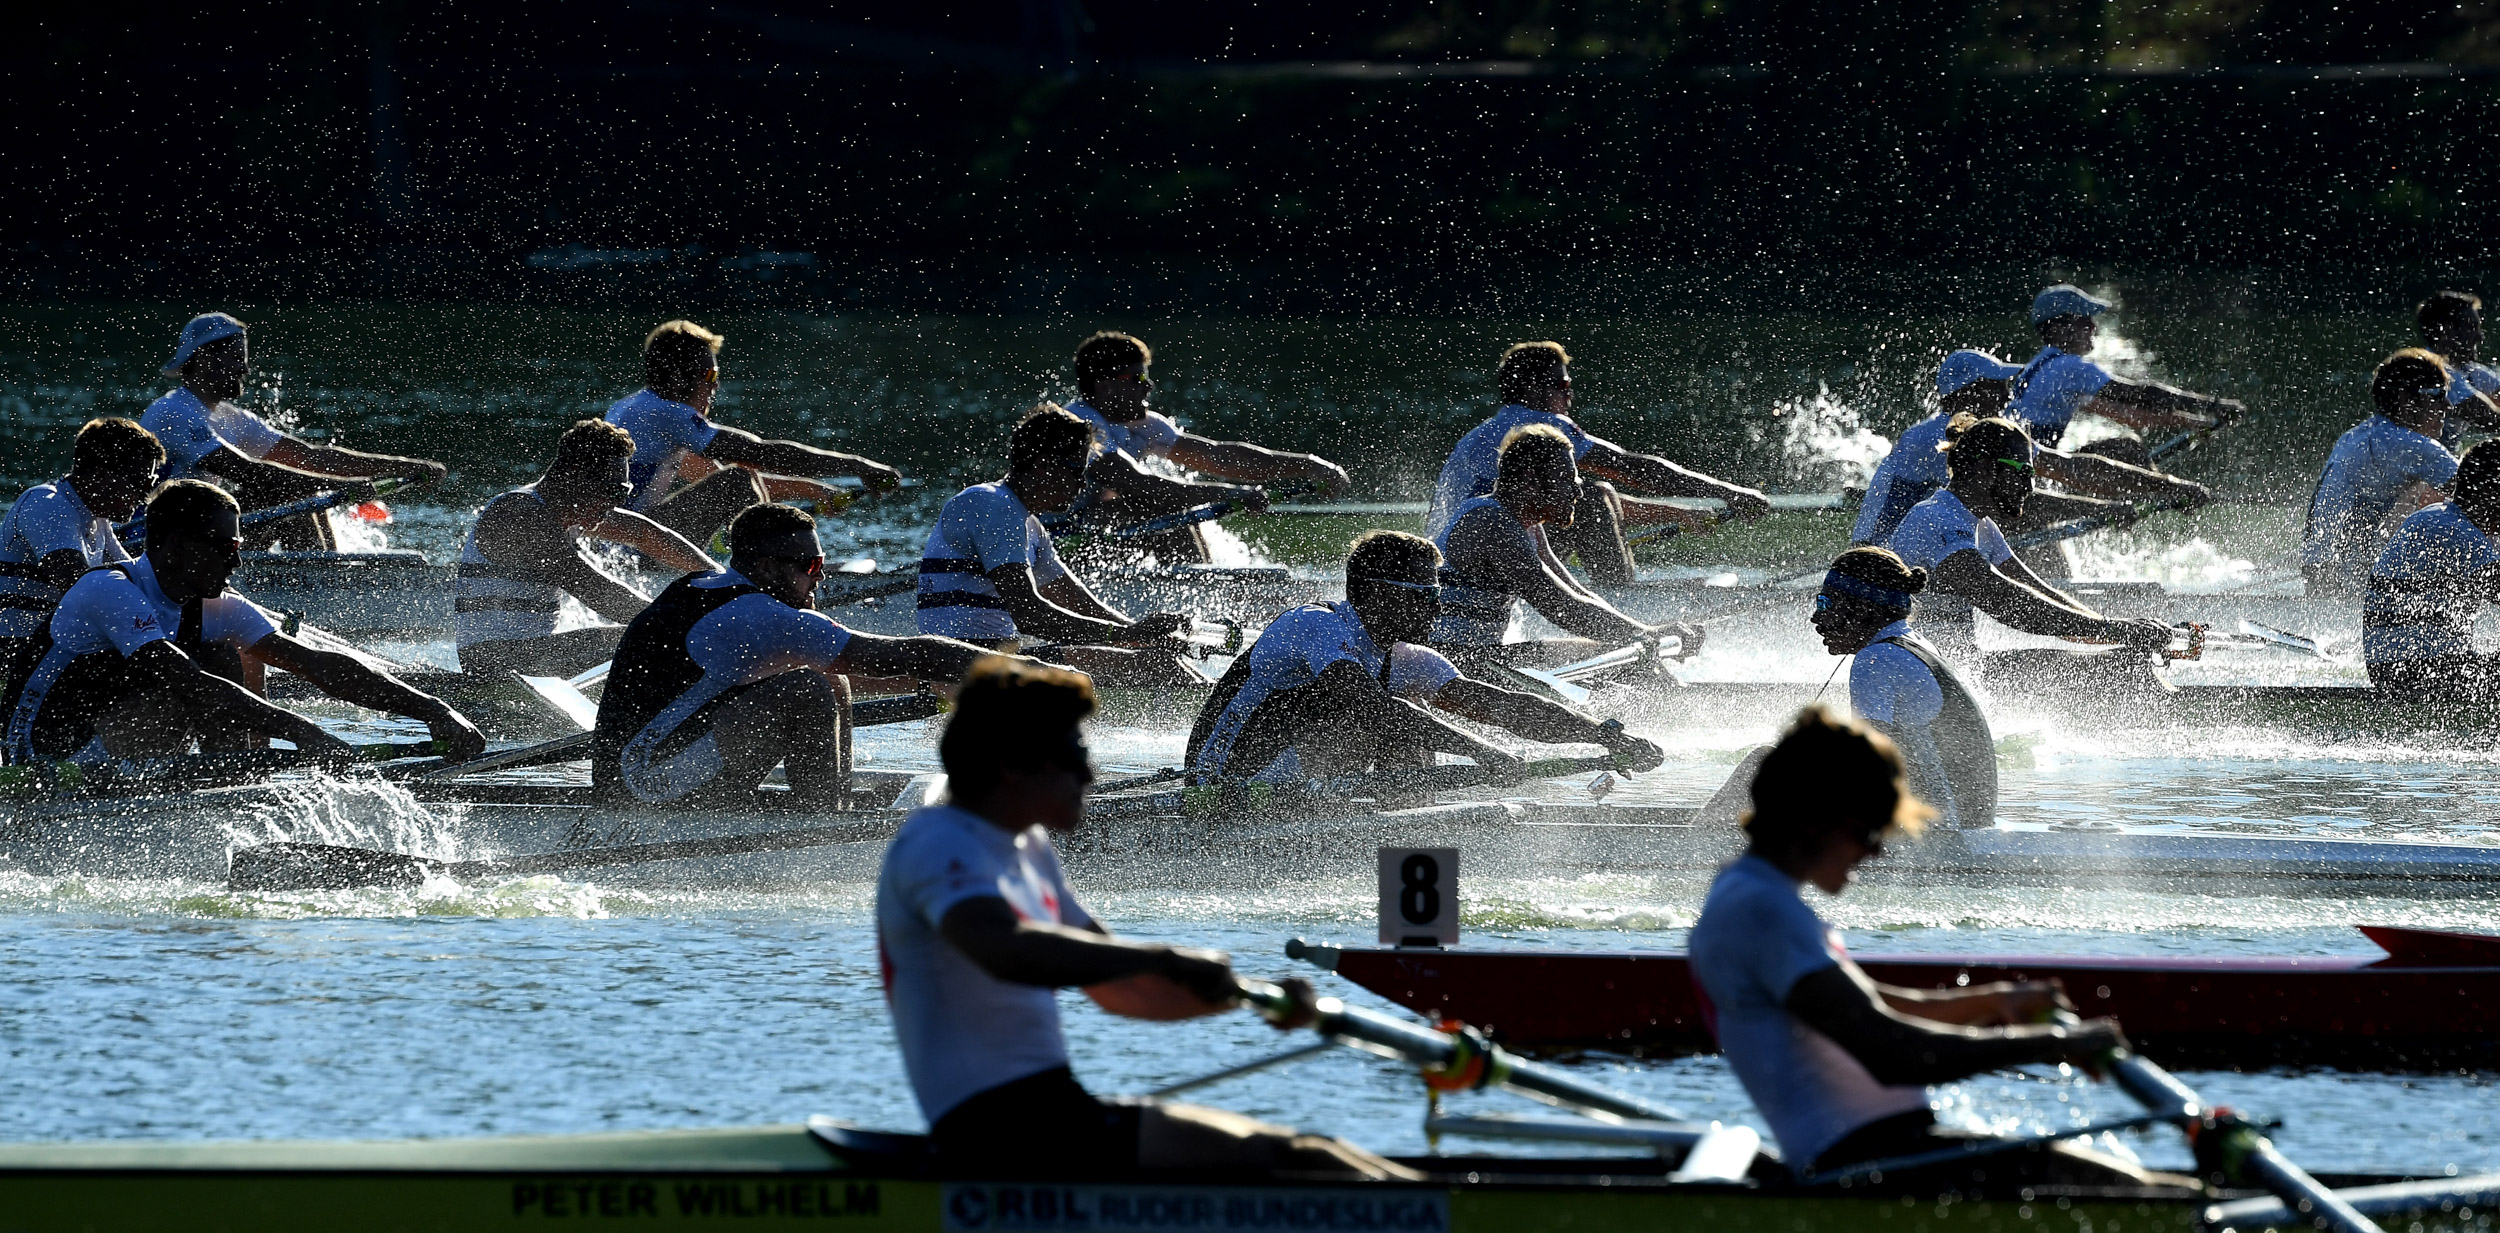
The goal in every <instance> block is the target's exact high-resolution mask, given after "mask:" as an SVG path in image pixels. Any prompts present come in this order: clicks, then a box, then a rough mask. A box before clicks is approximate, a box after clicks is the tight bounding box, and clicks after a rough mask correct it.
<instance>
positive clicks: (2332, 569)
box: [2300, 415, 2457, 588]
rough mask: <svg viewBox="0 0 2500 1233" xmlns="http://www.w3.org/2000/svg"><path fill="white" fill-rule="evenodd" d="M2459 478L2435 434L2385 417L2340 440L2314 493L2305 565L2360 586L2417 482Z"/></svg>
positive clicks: (2437, 484) (2438, 484)
mask: <svg viewBox="0 0 2500 1233" xmlns="http://www.w3.org/2000/svg"><path fill="white" fill-rule="evenodd" d="M2456 477H2457V460H2456V456H2455V455H2453V454H2450V453H2449V452H2448V450H2447V447H2445V446H2442V445H2441V444H2440V443H2439V442H2437V441H2435V440H2432V439H2431V438H2430V437H2428V436H2425V435H2424V434H2422V433H2419V432H2415V431H2414V430H2412V429H2410V428H2407V427H2405V426H2403V425H2402V424H2399V423H2397V422H2396V421H2394V420H2391V419H2389V418H2387V417H2386V416H2384V415H2372V416H2370V417H2368V418H2367V419H2364V420H2362V421H2361V422H2360V423H2358V424H2355V425H2353V426H2352V427H2351V428H2349V429H2347V430H2345V432H2344V435H2343V436H2340V437H2337V438H2336V439H2335V449H2334V451H2333V452H2332V453H2329V454H2328V455H2327V457H2326V469H2325V470H2323V471H2321V472H2319V473H2318V487H2317V491H2315V492H2313V493H2311V494H2310V497H2309V517H2308V520H2307V521H2306V522H2305V523H2304V524H2303V525H2302V527H2301V534H2300V561H2301V564H2302V565H2304V566H2307V567H2309V568H2310V569H2311V570H2325V571H2326V572H2327V573H2328V574H2330V575H2331V576H2332V578H2333V579H2334V580H2335V581H2337V582H2340V583H2342V584H2343V585H2345V586H2347V587H2355V588H2357V587H2358V586H2360V585H2361V584H2362V583H2363V582H2365V581H2366V580H2367V579H2368V578H2369V576H2370V563H2371V562H2372V561H2375V560H2377V559H2378V554H2379V550H2380V549H2381V548H2383V547H2385V546H2386V544H2387V537H2388V536H2389V535H2390V534H2392V533H2393V532H2394V531H2395V529H2396V523H2397V522H2399V521H2400V520H2401V519H2400V518H2399V515H2398V511H2397V509H2396V503H2397V502H2398V501H2399V500H2401V499H2403V497H2404V495H2405V493H2407V492H2408V491H2411V490H2412V488H2413V486H2414V485H2416V484H2426V485H2428V486H2430V487H2433V488H2445V487H2447V486H2448V484H2449V482H2450V481H2452V480H2454V479H2456Z"/></svg>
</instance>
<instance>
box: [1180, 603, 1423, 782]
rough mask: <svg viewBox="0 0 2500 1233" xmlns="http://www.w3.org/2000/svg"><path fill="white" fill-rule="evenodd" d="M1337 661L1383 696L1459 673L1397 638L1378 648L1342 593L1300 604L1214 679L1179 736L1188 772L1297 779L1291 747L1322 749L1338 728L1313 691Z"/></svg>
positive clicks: (1418, 695) (1416, 691)
mask: <svg viewBox="0 0 2500 1233" xmlns="http://www.w3.org/2000/svg"><path fill="white" fill-rule="evenodd" d="M1337 663H1352V664H1354V665H1356V666H1357V667H1359V668H1361V669H1362V670H1363V671H1364V672H1365V673H1366V674H1368V675H1370V676H1372V677H1374V678H1376V679H1378V680H1379V681H1380V683H1381V686H1382V687H1383V688H1384V689H1386V690H1387V691H1388V693H1389V694H1390V695H1391V696H1392V697H1397V698H1407V699H1412V700H1415V701H1419V702H1420V701H1429V700H1430V699H1431V698H1432V696H1433V695H1434V694H1437V693H1439V692H1440V691H1441V687H1442V686H1444V685H1447V684H1449V683H1450V682H1451V681H1454V680H1457V679H1458V676H1459V672H1458V669H1457V668H1456V667H1455V666H1453V665H1452V664H1451V663H1450V661H1449V660H1448V659H1446V658H1444V657H1443V656H1442V655H1441V653H1440V652H1438V651H1435V650H1433V649H1431V648H1430V647H1422V646H1416V645H1415V644H1413V643H1410V642H1399V643H1395V644H1393V645H1392V646H1391V647H1390V648H1389V649H1388V650H1387V651H1386V652H1384V651H1382V650H1381V648H1380V645H1379V644H1378V643H1377V642H1374V641H1373V640H1372V636H1371V633H1370V631H1368V630H1366V629H1364V628H1363V622H1362V620H1361V619H1360V618H1359V617H1357V616H1356V615H1355V612H1354V608H1353V606H1352V605H1351V604H1348V603H1347V602H1345V601H1343V600H1329V601H1322V602H1320V603H1314V604H1305V605H1303V606H1302V607H1299V608H1296V609H1294V610H1292V611H1291V612H1287V613H1285V614H1283V615H1282V616H1279V617H1277V618H1276V619H1275V620H1274V621H1272V622H1270V623H1269V624H1268V627H1267V629H1266V630H1265V631H1264V632H1262V633H1261V634H1260V635H1259V640H1258V642H1256V643H1255V644H1253V645H1252V646H1251V648H1250V650H1249V651H1248V652H1247V653H1245V654H1243V655H1242V656H1241V657H1240V658H1239V659H1238V660H1237V661H1235V662H1234V664H1233V666H1232V668H1231V669H1230V670H1228V671H1227V672H1225V674H1224V676H1223V679H1221V680H1219V681H1217V682H1216V685H1215V693H1214V694H1213V696H1211V697H1209V698H1208V699H1207V703H1206V706H1205V707H1204V708H1203V709H1202V710H1201V711H1200V712H1199V719H1198V722H1197V724H1196V725H1195V726H1194V727H1193V728H1192V730H1191V732H1190V734H1189V747H1190V750H1191V756H1190V765H1191V768H1192V770H1193V771H1195V772H1196V773H1197V774H1199V775H1201V776H1203V777H1205V778H1208V779H1218V778H1226V777H1230V778H1237V779H1238V778H1250V777H1257V778H1263V779H1273V780H1278V781H1284V782H1291V781H1296V780H1299V779H1300V778H1302V777H1303V775H1302V765H1301V759H1300V758H1299V757H1298V756H1297V752H1296V751H1297V747H1301V746H1306V745H1308V746H1318V747H1325V746H1327V745H1329V744H1330V743H1332V742H1333V741H1335V740H1337V739H1340V738H1341V737H1342V735H1343V734H1342V733H1340V732H1339V731H1338V728H1339V727H1340V725H1338V724H1336V723H1333V722H1331V720H1332V719H1338V718H1343V716H1339V715H1336V714H1335V712H1336V711H1337V710H1338V709H1339V708H1338V707H1336V706H1335V705H1334V703H1333V701H1332V700H1329V699H1322V698H1320V697H1318V696H1317V695H1316V693H1315V692H1314V691H1315V687H1316V686H1317V685H1318V683H1319V678H1320V674H1321V673H1323V672H1325V671H1327V670H1328V667H1329V666H1330V665H1331V664H1337Z"/></svg>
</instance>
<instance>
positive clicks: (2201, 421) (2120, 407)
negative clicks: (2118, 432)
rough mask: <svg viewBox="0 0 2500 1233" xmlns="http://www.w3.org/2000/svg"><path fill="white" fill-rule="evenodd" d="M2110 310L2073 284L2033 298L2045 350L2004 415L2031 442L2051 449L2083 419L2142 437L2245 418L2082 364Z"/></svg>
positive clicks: (2207, 397)
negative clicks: (2108, 421)
mask: <svg viewBox="0 0 2500 1233" xmlns="http://www.w3.org/2000/svg"><path fill="white" fill-rule="evenodd" d="M2109 308H2110V302H2109V301H2107V300H2104V299H2099V298H2097V297H2094V296H2091V295H2087V294H2085V293H2084V291H2083V289H2082V288H2080V287H2077V286H2075V285H2073V284H2072V283H2059V284H2058V285H2056V286H2054V287H2050V288H2047V289H2045V290H2043V291H2041V292H2040V294H2039V295H2037V296H2034V297H2032V301H2031V326H2032V328H2033V329H2034V330H2037V331H2038V332H2039V334H2040V341H2041V343H2042V344H2043V345H2042V346H2041V348H2040V353H2039V354H2038V355H2035V356H2033V357H2031V362H2030V363H2028V364H2025V365H2023V368H2022V371H2021V372H2018V373H2016V374H2014V380H2013V391H2014V401H2013V405H2012V406H2011V407H2009V408H2008V409H2007V412H2006V418H2008V419H2011V420H2013V421H2014V422H2016V423H2018V424H2021V425H2022V426H2023V427H2024V429H2025V430H2027V431H2028V432H2029V433H2030V434H2031V438H2032V440H2034V441H2036V442H2038V443H2039V444H2041V445H2043V446H2045V447H2047V448H2049V449H2056V448H2057V447H2058V443H2059V442H2061V441H2063V440H2064V439H2065V437H2066V426H2067V425H2068V424H2069V423H2072V422H2073V420H2074V418H2075V416H2077V415H2080V414H2083V413H2085V412H2090V413H2091V414H2094V415H2098V416H2101V417H2103V418H2105V419H2111V420H2116V421H2117V422H2119V423H2121V424H2124V425H2126V426H2127V427H2129V428H2134V429H2138V430H2141V431H2154V430H2160V429H2170V430H2178V429H2197V428H2219V427H2221V426H2222V425H2225V424H2228V423H2230V422H2232V421H2233V420H2236V419H2238V418H2240V417H2241V416H2242V415H2245V414H2247V412H2248V408H2247V407H2245V406H2243V405H2241V404H2240V403H2239V402H2238V401H2237V400H2235V399H2230V398H2218V397H2215V396H2214V395H2211V394H2192V393H2189V392H2187V391H2185V390H2177V389H2172V388H2171V387H2169V386H2167V385H2162V384H2159V383H2158V382H2152V381H2124V380H2120V379H2119V378H2117V377H2114V376H2111V375H2110V372H2109V370H2108V369H2106V368H2103V367H2101V366H2100V365H2098V364H2095V363H2093V362H2092V361H2090V360H2088V359H2085V358H2084V357H2085V356H2087V355H2090V354H2092V348H2093V346H2094V343H2095V340H2096V339H2097V338H2098V337H2099V335H2100V325H2099V323H2098V322H2097V321H2095V320H2094V318H2097V317H2099V316H2100V315H2101V314H2102V313H2104V312H2107V311H2109ZM2132 461H2137V462H2138V463H2139V464H2141V463H2143V462H2145V461H2148V460H2146V459H2135V460H2132ZM2108 495H2118V494H2115V493H2112V494H2108Z"/></svg>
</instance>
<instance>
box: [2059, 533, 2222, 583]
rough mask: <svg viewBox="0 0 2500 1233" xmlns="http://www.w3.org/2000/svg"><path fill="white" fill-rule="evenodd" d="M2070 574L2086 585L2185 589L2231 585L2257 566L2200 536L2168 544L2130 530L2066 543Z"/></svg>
mask: <svg viewBox="0 0 2500 1233" xmlns="http://www.w3.org/2000/svg"><path fill="white" fill-rule="evenodd" d="M2067 545H2068V547H2069V549H2070V551H2069V552H2068V554H2067V558H2068V560H2069V561H2070V562H2071V564H2072V566H2073V569H2074V575H2075V577H2076V578H2077V579H2078V580H2081V581H2087V582H2159V583H2162V584H2164V585H2166V586H2171V587H2176V588H2179V589H2182V590H2190V591H2210V590H2215V589H2218V588H2222V587H2230V586H2237V585H2239V584H2241V583H2244V582H2247V581H2248V580H2249V579H2251V578H2254V577H2256V575H2257V563H2256V562H2254V561H2251V560H2249V559H2247V558H2246V557H2235V556H2232V555H2231V554H2230V553H2227V552H2224V551H2223V550H2222V549H2220V548H2217V547H2215V546H2214V545H2213V544H2211V543H2208V542H2206V540H2205V537H2204V536H2201V535H2200V536H2197V537H2195V538H2193V539H2190V540H2188V541H2186V542H2185V543H2173V542H2170V541H2167V540H2163V539H2161V538H2159V537H2156V536H2149V535H2142V534H2138V533H2136V532H2133V531H2108V532H2104V533H2103V534H2100V535H2086V536H2082V537H2079V538H2077V539H2073V540H2069V541H2067Z"/></svg>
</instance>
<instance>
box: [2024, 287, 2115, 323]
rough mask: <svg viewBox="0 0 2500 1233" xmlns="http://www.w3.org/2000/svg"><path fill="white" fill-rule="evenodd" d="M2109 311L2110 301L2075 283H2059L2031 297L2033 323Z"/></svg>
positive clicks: (2089, 315)
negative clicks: (2096, 296)
mask: <svg viewBox="0 0 2500 1233" xmlns="http://www.w3.org/2000/svg"><path fill="white" fill-rule="evenodd" d="M2108 311H2109V301H2107V300H2103V299H2096V298H2094V297H2092V296H2091V295H2088V294H2086V293H2085V292H2084V289H2083V288H2081V287H2078V286H2076V285H2074V284H2073V283H2059V284H2058V285H2056V286H2054V287H2051V288H2048V289H2047V290H2045V291H2042V292H2041V293H2040V294H2038V295H2035V296H2033V297H2031V323H2032V324H2033V325H2035V326H2036V325H2042V324H2045V323H2047V322H2050V321H2055V320H2056V319H2058V318H2059V317H2097V316H2100V315H2101V314H2102V313H2105V312H2108Z"/></svg>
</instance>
